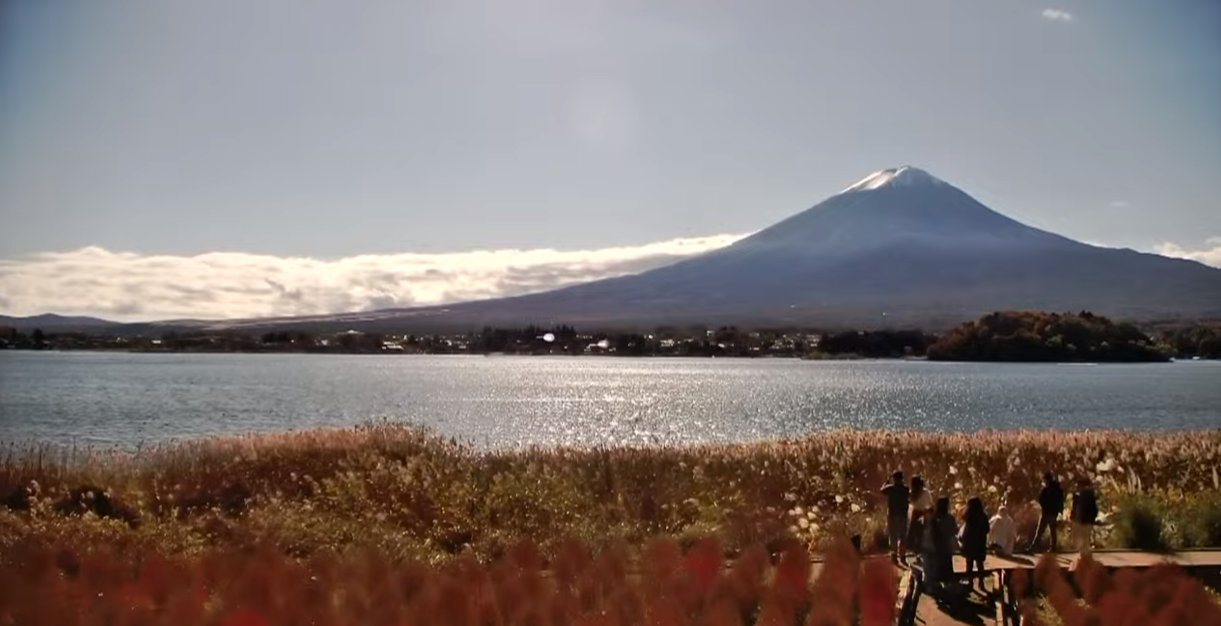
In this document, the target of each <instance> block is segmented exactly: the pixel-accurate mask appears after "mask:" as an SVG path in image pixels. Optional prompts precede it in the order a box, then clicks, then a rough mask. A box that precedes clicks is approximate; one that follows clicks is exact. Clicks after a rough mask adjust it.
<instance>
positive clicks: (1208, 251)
mask: <svg viewBox="0 0 1221 626" xmlns="http://www.w3.org/2000/svg"><path fill="white" fill-rule="evenodd" d="M1204 244H1205V245H1206V246H1212V247H1206V248H1201V249H1199V250H1191V249H1188V248H1184V247H1182V246H1180V245H1178V244H1175V243H1169V242H1167V243H1161V244H1158V245H1157V246H1156V247H1155V248H1154V250H1155V251H1156V252H1157V253H1158V254H1161V255H1163V256H1170V257H1175V258H1179V259H1191V260H1193V261H1199V262H1201V263H1203V264H1205V265H1211V266H1213V267H1221V237H1209V238H1208V239H1207V240H1205V242H1204Z"/></svg>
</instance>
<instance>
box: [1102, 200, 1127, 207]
mask: <svg viewBox="0 0 1221 626" xmlns="http://www.w3.org/2000/svg"><path fill="white" fill-rule="evenodd" d="M1107 206H1109V207H1111V208H1112V209H1126V208H1128V207H1130V206H1132V205H1131V204H1130V203H1129V202H1128V201H1127V200H1112V201H1111V202H1110V203H1109V204H1108V205H1107Z"/></svg>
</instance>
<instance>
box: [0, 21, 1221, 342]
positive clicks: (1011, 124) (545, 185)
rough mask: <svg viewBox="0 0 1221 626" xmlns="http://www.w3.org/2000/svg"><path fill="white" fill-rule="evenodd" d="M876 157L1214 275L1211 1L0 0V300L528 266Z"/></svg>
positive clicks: (682, 232)
mask: <svg viewBox="0 0 1221 626" xmlns="http://www.w3.org/2000/svg"><path fill="white" fill-rule="evenodd" d="M903 164H910V165H914V166H917V167H920V168H923V169H925V170H928V171H930V172H931V173H933V174H935V175H936V176H938V177H940V178H942V179H945V180H947V181H949V182H951V183H953V184H955V185H957V186H959V187H960V188H962V189H963V190H965V191H967V192H968V193H970V194H972V195H973V196H975V197H976V198H977V199H979V200H981V201H982V202H984V203H985V204H987V205H988V206H990V207H991V208H993V209H995V210H998V211H1000V212H1002V213H1005V214H1006V215H1009V216H1011V217H1013V218H1015V219H1018V220H1019V221H1022V222H1025V223H1027V224H1030V225H1032V226H1036V227H1039V228H1043V229H1046V230H1051V231H1054V232H1057V233H1060V234H1063V235H1066V236H1069V237H1073V238H1075V239H1079V240H1083V241H1087V242H1090V243H1095V244H1099V245H1107V246H1117V247H1131V248H1134V249H1138V250H1144V251H1157V252H1160V253H1163V254H1168V255H1173V256H1181V257H1187V258H1194V259H1196V260H1199V261H1201V262H1205V263H1209V264H1212V265H1217V266H1221V207H1218V199H1219V198H1221V174H1219V173H1218V172H1221V2H1216V1H1215V0H1161V1H1157V2H1155V1H1153V0H1037V1H1036V0H854V1H851V2H848V1H844V0H825V1H820V0H793V1H788V0H766V1H763V2H759V1H757V0H756V1H754V2H749V1H743V2H730V1H727V0H418V1H416V0H393V1H391V0H386V1H384V2H371V1H357V0H350V1H344V2H340V1H338V0H330V1H322V0H260V1H258V2H251V1H249V0H209V1H208V2H199V1H188V0H108V1H106V2H98V1H97V0H58V1H56V2H46V1H45V0H0V313H7V314H14V315H31V314H36V313H42V312H47V311H54V312H57V313H62V314H86V315H98V316H101V317H106V318H110V319H117V320H156V319H177V318H187V317H194V318H222V317H246V316H261V315H288V314H316V313H327V312H339V311H349V310H362V309H371V308H383V307H390V306H410V305H414V304H434V303H440V302H449V301H454V300H463V299H469V298H477V297H493V296H498V295H507V294H514V293H522V292H528V291H537V290H541V289H546V288H551V287H555V286H560V285H564V284H570V283H572V282H579V281H583V280H590V279H595V278H601V277H605V276H613V275H620V274H623V273H628V272H635V271H640V270H642V269H646V268H649V267H655V266H657V265H660V264H663V263H668V262H672V261H673V260H675V259H678V258H682V257H684V256H687V255H690V254H695V253H698V252H701V251H704V250H708V249H711V248H713V247H716V246H721V245H725V244H727V243H728V242H731V241H733V240H735V239H736V238H739V237H741V236H743V235H745V234H748V233H750V232H754V231H757V230H760V229H762V228H764V227H766V226H768V225H770V224H772V223H774V222H777V221H779V220H781V219H783V218H785V217H787V216H789V215H791V214H793V213H796V212H799V211H801V210H803V209H806V208H808V207H810V206H813V205H814V204H816V203H818V202H819V201H821V200H822V199H824V198H825V197H827V196H829V195H831V194H834V193H836V192H837V191H839V190H841V189H843V188H844V187H846V186H847V185H849V184H851V183H853V182H854V181H856V180H858V179H860V178H862V177H864V176H865V175H867V174H869V173H870V172H873V171H875V170H878V169H882V168H887V167H894V166H897V165H903Z"/></svg>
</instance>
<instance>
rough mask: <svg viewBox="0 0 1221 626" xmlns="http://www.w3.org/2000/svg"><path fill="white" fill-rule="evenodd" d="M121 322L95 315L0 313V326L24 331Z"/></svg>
mask: <svg viewBox="0 0 1221 626" xmlns="http://www.w3.org/2000/svg"><path fill="white" fill-rule="evenodd" d="M122 325H123V324H122V323H121V322H112V321H109V320H104V319H99V318H96V317H80V316H75V317H72V316H65V315H56V314H54V313H44V314H42V315H32V316H30V317H11V316H8V315H0V327H6V328H14V329H16V330H19V331H22V332H26V331H32V330H34V329H36V328H37V329H42V330H43V331H44V332H72V331H89V330H98V329H104V328H113V327H118V326H122Z"/></svg>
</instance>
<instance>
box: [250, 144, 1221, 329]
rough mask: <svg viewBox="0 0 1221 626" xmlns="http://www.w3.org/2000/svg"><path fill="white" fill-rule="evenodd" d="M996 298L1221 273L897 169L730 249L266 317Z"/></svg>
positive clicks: (1211, 286) (1114, 305)
mask: <svg viewBox="0 0 1221 626" xmlns="http://www.w3.org/2000/svg"><path fill="white" fill-rule="evenodd" d="M1006 309H1016V310H1027V309H1037V310H1052V311H1079V310H1089V311H1094V312H1096V313H1099V314H1103V315H1109V316H1113V317H1115V318H1118V319H1134V320H1149V319H1193V318H1217V317H1221V269H1216V268H1211V267H1208V266H1205V265H1202V264H1200V263H1197V262H1194V261H1186V260H1180V259H1171V258H1167V257H1163V256H1159V255H1156V254H1146V253H1140V252H1135V251H1132V250H1120V249H1111V248H1100V247H1097V246H1091V245H1087V244H1084V243H1080V242H1077V241H1073V240H1071V239H1068V238H1066V237H1062V236H1060V235H1056V234H1053V233H1049V232H1046V231H1042V230H1038V229H1036V228H1032V227H1029V226H1026V225H1024V224H1021V223H1019V222H1017V221H1015V220H1013V219H1010V218H1008V217H1006V216H1004V215H1001V214H1000V213H997V212H996V211H993V210H992V209H989V208H988V207H986V206H984V205H983V204H981V203H979V202H978V201H976V200H975V199H974V198H972V197H971V196H969V195H967V194H966V193H964V192H963V191H961V190H959V189H958V188H956V187H954V186H953V185H951V184H949V183H946V182H945V181H942V180H940V179H938V178H936V177H934V176H933V175H931V174H929V173H927V172H925V171H923V170H920V169H917V168H914V167H900V168H895V169H888V170H882V171H880V172H876V173H874V174H871V175H870V176H868V177H866V178H865V179H863V180H861V181H860V182H858V183H856V184H854V185H852V186H850V187H848V188H847V189H844V190H843V191H841V192H840V193H838V194H835V195H834V196H831V197H830V198H828V199H827V200H825V201H823V202H821V203H819V204H817V205H816V206H814V207H813V208H811V209H808V210H806V211H803V212H801V213H798V214H797V215H794V216H793V217H790V218H788V219H786V220H784V221H782V222H780V223H778V224H775V225H774V226H772V227H770V228H767V229H765V230H763V231H760V232H758V233H756V234H754V235H752V236H750V237H747V238H745V239H742V240H740V241H738V242H736V243H734V244H732V245H730V246H727V247H725V248H721V249H718V250H714V251H711V252H708V253H705V254H702V255H699V256H696V257H693V258H690V259H686V260H683V261H680V262H678V263H675V264H673V265H669V266H666V267H662V268H658V269H654V270H651V271H647V272H644V273H641V274H636V275H631V276H623V277H619V278H611V279H606V280H600V281H596V282H591V283H585V284H581V285H575V286H571V287H567V288H564V289H558V290H554V291H549V292H545V293H538V294H532V295H526V296H518V297H513V298H501V299H495V300H484V301H477V302H465V303H460V304H454V305H447V306H438V307H421V308H413V309H398V310H386V311H377V312H374V313H352V314H346V315H343V316H315V317H313V318H308V320H307V319H295V320H294V319H284V320H279V321H278V323H280V324H285V323H287V324H293V325H296V324H298V323H308V324H311V325H327V324H329V323H339V324H343V325H346V326H352V327H356V328H371V329H378V328H395V327H400V326H403V325H408V326H411V327H413V328H414V327H419V328H444V327H452V328H471V327H478V326H480V325H484V324H493V325H520V324H525V323H531V322H535V323H544V324H546V323H568V324H574V325H578V326H583V327H591V326H603V327H617V326H655V325H661V324H684V323H691V324H742V325H750V324H754V325H763V324H768V325H779V324H793V325H814V326H824V327H825V326H831V327H834V326H847V327H857V328H869V327H883V326H923V327H926V328H949V327H950V326H953V325H954V324H957V323H959V322H961V321H963V320H966V319H972V318H976V317H978V316H980V315H984V314H986V313H990V312H992V311H997V310H1006ZM262 323H266V322H264V321H253V320H252V321H249V322H248V324H253V325H259V324H262Z"/></svg>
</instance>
